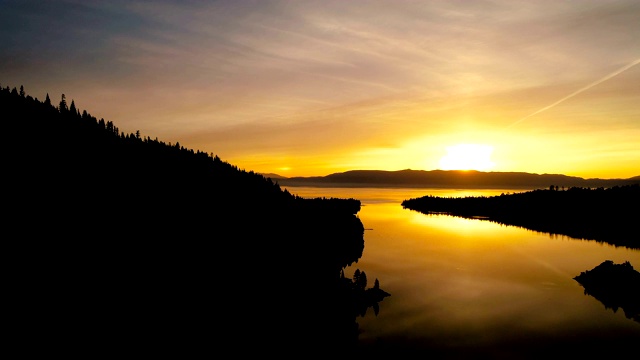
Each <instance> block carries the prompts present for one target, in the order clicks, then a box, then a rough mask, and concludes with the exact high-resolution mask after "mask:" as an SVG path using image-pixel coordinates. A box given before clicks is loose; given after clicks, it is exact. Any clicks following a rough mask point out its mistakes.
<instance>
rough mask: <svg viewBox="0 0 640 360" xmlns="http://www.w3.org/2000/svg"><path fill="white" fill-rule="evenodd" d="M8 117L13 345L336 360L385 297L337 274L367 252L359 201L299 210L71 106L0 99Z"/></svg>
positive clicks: (266, 181) (259, 184) (213, 164)
mask: <svg viewBox="0 0 640 360" xmlns="http://www.w3.org/2000/svg"><path fill="white" fill-rule="evenodd" d="M0 111H1V113H2V123H3V125H4V126H3V129H4V130H3V134H4V136H3V138H4V140H5V151H4V152H3V153H4V155H3V160H4V167H5V168H4V172H3V174H4V176H3V177H4V180H5V199H6V201H5V202H4V204H5V209H6V210H7V211H6V212H5V224H6V225H7V232H8V233H9V234H11V235H10V239H8V240H9V243H10V245H9V246H8V247H7V251H8V252H7V255H8V256H9V257H10V258H11V263H12V264H13V267H12V269H13V270H12V272H11V273H12V276H13V279H14V283H15V285H16V286H17V287H18V289H17V290H16V291H15V293H16V294H17V296H18V299H19V301H18V302H20V303H21V304H20V305H21V306H24V307H25V308H26V309H28V310H24V312H23V313H22V314H23V316H24V321H23V322H21V325H20V326H23V328H21V329H20V330H19V331H21V332H23V333H24V334H26V335H27V338H28V337H29V336H33V340H34V341H40V342H42V343H43V344H44V346H49V347H51V349H52V352H55V351H56V350H61V351H65V352H67V353H68V352H74V351H81V349H85V348H87V347H93V348H95V349H96V350H99V351H100V353H105V352H116V353H117V352H119V351H120V350H122V349H123V348H125V347H130V348H132V349H134V352H136V353H139V354H151V353H163V354H165V353H170V352H177V353H181V354H185V353H187V352H190V351H205V352H209V355H210V353H213V352H219V351H222V349H227V348H230V347H233V348H234V349H236V350H237V351H243V350H242V349H243V348H246V347H259V348H260V349H261V351H263V352H264V353H271V354H288V353H292V352H294V350H296V349H299V348H300V347H303V348H305V349H307V351H314V350H315V351H317V352H321V351H329V350H332V351H333V350H343V349H348V348H349V347H350V346H351V345H352V344H353V342H355V341H356V340H357V332H358V325H357V322H356V316H357V315H358V314H362V313H363V312H366V309H367V308H370V307H374V308H375V309H376V310H377V307H376V306H377V302H378V301H380V300H382V298H384V297H385V296H387V295H388V294H386V293H385V292H384V291H382V290H381V289H380V288H379V285H378V280H377V279H375V284H372V283H369V284H368V285H367V277H366V274H364V272H360V271H358V272H357V273H356V274H354V278H353V279H351V278H348V277H345V276H344V269H345V268H346V267H347V266H349V265H352V264H354V263H356V262H357V261H358V259H359V258H360V257H361V256H362V252H363V249H364V238H363V234H364V226H363V224H362V223H361V221H360V219H359V218H358V217H357V213H358V211H359V210H360V202H359V201H358V200H355V199H333V198H332V199H327V198H318V199H303V198H301V197H298V196H296V195H294V194H291V193H289V192H288V191H286V190H282V189H281V188H280V186H279V185H278V184H277V183H276V182H274V181H272V180H271V179H270V178H266V177H264V176H262V175H259V174H257V173H254V172H252V171H246V170H243V169H239V168H238V167H236V166H234V165H232V164H229V163H227V162H225V161H223V160H221V159H220V158H219V157H218V156H216V155H214V154H208V153H204V152H201V151H197V150H193V149H187V148H185V147H183V146H181V145H180V144H179V143H175V144H171V143H165V142H163V141H161V140H158V139H157V138H156V139H151V138H150V137H148V136H143V135H142V134H140V132H136V133H130V134H126V133H123V132H121V131H120V130H119V129H118V127H117V126H116V125H115V123H114V122H112V121H107V120H104V119H102V118H101V119H97V118H96V117H94V116H92V115H91V114H89V113H88V112H87V111H86V110H83V111H80V110H79V108H78V107H77V106H76V104H75V102H74V100H71V103H70V104H69V103H68V100H67V99H66V97H65V95H64V94H63V95H62V96H61V98H60V101H59V102H56V104H55V105H54V104H53V103H52V101H51V99H50V98H49V94H47V95H46V98H45V100H43V101H41V100H38V99H37V98H33V97H31V96H30V95H27V94H26V92H25V91H24V89H23V87H22V86H21V87H20V90H18V89H17V88H15V87H14V88H13V89H10V88H9V87H8V86H7V87H4V88H3V87H1V86H0ZM372 285H373V286H372ZM23 309H24V308H23ZM34 327H35V328H36V329H37V331H34ZM232 344H233V345H232ZM238 346H239V347H238ZM82 351H84V350H82ZM89 354H92V355H93V353H89Z"/></svg>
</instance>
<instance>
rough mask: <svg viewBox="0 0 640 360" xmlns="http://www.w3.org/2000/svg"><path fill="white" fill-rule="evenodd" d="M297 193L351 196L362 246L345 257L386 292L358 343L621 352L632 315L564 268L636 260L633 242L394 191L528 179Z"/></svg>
mask: <svg viewBox="0 0 640 360" xmlns="http://www.w3.org/2000/svg"><path fill="white" fill-rule="evenodd" d="M287 190H288V191H289V192H291V193H293V194H297V195H299V196H302V197H337V198H356V199H359V200H360V201H361V202H362V205H363V206H362V209H361V211H360V212H359V213H358V217H359V218H360V220H361V221H362V223H363V224H364V227H365V229H366V230H365V234H364V240H365V248H364V252H363V256H362V258H361V259H360V260H359V261H358V262H357V263H355V264H353V265H351V266H350V267H349V268H347V269H345V274H346V275H348V276H349V275H351V274H352V273H353V271H355V269H359V270H361V271H364V272H365V273H366V274H367V276H368V280H369V282H370V285H371V284H373V281H374V279H378V280H379V282H380V287H381V288H382V289H384V290H385V291H387V292H389V293H390V294H391V296H390V297H387V298H385V299H384V300H383V301H382V302H381V303H380V304H379V312H378V314H377V315H376V314H375V313H374V312H373V311H369V312H367V313H366V314H365V316H364V317H360V318H358V319H357V322H358V324H359V328H360V335H359V347H360V348H361V350H362V351H363V352H366V351H370V352H371V353H373V354H382V353H384V352H385V351H387V352H388V353H389V355H399V354H401V353H403V352H405V353H411V354H414V355H415V354H416V353H419V354H424V355H430V356H432V357H438V358H469V357H474V358H491V359H495V358H519V359H523V358H540V357H541V356H545V355H548V354H549V352H551V351H553V352H560V353H563V354H564V353H566V354H567V355H584V356H586V355H589V356H595V355H597V354H600V353H602V354H603V355H607V356H612V355H620V356H622V355H624V354H626V352H625V351H627V352H628V351H631V349H636V348H637V345H638V344H640V323H638V322H637V321H633V320H632V319H630V318H628V317H627V316H625V313H624V312H623V310H622V309H620V308H608V307H606V306H605V305H603V304H602V303H601V302H600V301H599V300H597V299H595V298H593V297H591V296H590V295H587V294H585V292H584V289H583V288H582V287H581V286H580V284H579V283H578V282H576V281H575V280H574V279H573V278H574V277H575V276H577V275H579V274H580V273H581V272H583V271H586V270H590V269H592V268H594V267H595V266H597V265H598V264H600V263H602V262H603V261H605V260H612V261H613V262H615V263H621V262H624V261H629V262H630V263H631V265H632V266H633V267H634V268H635V269H636V270H637V269H639V268H640V251H638V250H632V249H628V248H624V247H615V246H612V245H608V244H604V243H601V242H596V241H593V240H580V239H573V238H570V237H567V236H562V235H553V234H547V233H540V232H536V231H532V230H528V229H524V228H519V227H513V226H506V225H501V224H497V223H494V222H490V221H487V220H479V219H478V220H475V219H463V218H459V217H453V216H448V215H425V214H422V213H419V212H416V211H412V210H407V209H404V208H402V206H401V205H400V204H401V202H402V200H404V199H409V198H415V197H420V196H425V195H434V196H445V197H448V196H452V197H460V196H480V195H483V196H492V195H500V194H501V193H505V194H507V193H513V192H520V191H525V190H522V189H520V190H512V189H488V190H483V189H416V188H410V189H403V188H326V187H323V188H313V187H287Z"/></svg>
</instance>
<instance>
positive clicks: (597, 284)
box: [573, 260, 640, 322]
mask: <svg viewBox="0 0 640 360" xmlns="http://www.w3.org/2000/svg"><path fill="white" fill-rule="evenodd" d="M573 279H574V280H575V281H577V282H578V283H579V284H580V285H582V287H584V293H585V295H591V296H593V297H594V298H596V299H598V300H599V301H600V302H601V303H602V304H603V305H604V306H605V308H607V309H612V310H613V312H616V311H618V309H622V311H623V312H624V315H625V317H626V318H627V319H631V320H633V321H636V322H640V272H638V271H637V270H635V269H634V268H633V266H632V265H631V263H630V262H628V261H625V262H623V263H621V264H615V263H614V262H613V261H611V260H605V261H603V262H602V263H601V264H600V265H598V266H596V267H595V268H593V269H591V270H586V271H583V272H581V273H580V275H578V276H576V277H574V278H573Z"/></svg>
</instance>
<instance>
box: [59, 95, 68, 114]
mask: <svg viewBox="0 0 640 360" xmlns="http://www.w3.org/2000/svg"><path fill="white" fill-rule="evenodd" d="M58 109H59V110H60V112H67V110H69V108H67V99H66V97H65V96H64V94H62V98H61V99H60V105H59V106H58Z"/></svg>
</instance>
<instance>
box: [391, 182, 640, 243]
mask: <svg viewBox="0 0 640 360" xmlns="http://www.w3.org/2000/svg"><path fill="white" fill-rule="evenodd" d="M639 203H640V185H639V184H634V185H625V186H614V187H610V188H604V187H599V188H581V187H570V188H567V189H566V190H560V189H559V188H558V187H557V186H554V185H552V186H550V187H549V189H538V190H532V191H526V192H520V193H513V194H501V195H500V196H490V197H486V196H478V197H474V196H470V197H461V198H446V197H437V196H424V197H420V198H413V199H408V200H404V201H403V202H402V206H403V207H404V208H407V209H411V210H415V211H419V212H422V213H427V214H428V213H445V214H450V215H455V216H461V217H466V218H478V217H480V218H486V219H488V220H491V221H495V222H499V223H503V224H507V225H515V226H521V227H525V228H528V229H531V230H535V231H541V232H548V233H552V234H562V235H566V236H570V237H574V238H578V239H589V240H597V241H601V242H606V243H609V244H612V245H616V246H625V247H629V248H633V249H638V248H640V242H639V240H638V237H637V220H638V219H640V207H638V204H639Z"/></svg>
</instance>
